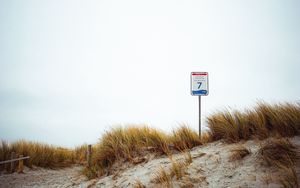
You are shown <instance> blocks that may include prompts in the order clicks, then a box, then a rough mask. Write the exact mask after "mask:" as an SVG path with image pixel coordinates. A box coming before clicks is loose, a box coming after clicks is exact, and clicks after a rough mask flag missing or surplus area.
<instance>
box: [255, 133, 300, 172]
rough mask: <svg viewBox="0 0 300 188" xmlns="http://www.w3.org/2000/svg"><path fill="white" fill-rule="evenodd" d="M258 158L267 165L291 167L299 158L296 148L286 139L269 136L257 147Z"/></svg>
mask: <svg viewBox="0 0 300 188" xmlns="http://www.w3.org/2000/svg"><path fill="white" fill-rule="evenodd" d="M259 154H260V155H259V156H260V157H259V159H260V160H261V161H262V162H264V163H265V164H266V165H268V166H276V167H282V166H284V167H291V166H294V165H295V164H296V162H297V160H299V153H298V151H297V148H296V147H295V146H293V145H292V144H291V143H290V142H289V141H288V140H287V139H284V138H271V139H269V140H267V141H266V142H265V143H263V145H262V146H261V147H260V149H259Z"/></svg>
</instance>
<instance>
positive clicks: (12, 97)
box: [0, 0, 300, 147]
mask: <svg viewBox="0 0 300 188" xmlns="http://www.w3.org/2000/svg"><path fill="white" fill-rule="evenodd" d="M299 18H300V1H296V0H295V1H288V0H284V1H283V0H282V1H275V0H269V1H267V0H266V1H262V0H257V1H255V0H249V1H238V0H237V1H230V0H228V1H201V0H197V1H188V0H182V1H175V0H170V1H163V0H157V1H155V0H151V1H142V0H136V1H122V0H121V1H112V0H107V1H103V0H97V1H86V0H85V1H83V0H82V1H75V0H70V1H67V0H44V1H38V0H36V1H29V0H27V1H25V0H24V1H22V0H20V1H14V0H7V1H5V0H0V139H5V140H8V141H14V140H17V139H21V138H24V139H27V140H34V141H41V142H46V143H50V144H56V145H62V146H69V147H72V146H75V145H79V144H82V143H94V142H97V139H98V138H99V137H100V136H101V134H102V133H103V132H104V131H105V130H108V129H109V127H111V126H116V125H126V124H131V123H137V124H141V123H147V124H149V125H150V126H154V127H157V128H161V129H162V130H165V131H171V130H172V128H174V127H176V126H178V124H180V123H188V124H189V125H190V126H191V127H193V128H194V129H195V130H197V127H198V98H197V97H195V96H191V95H190V72H192V71H207V72H209V81H210V82H209V86H210V88H209V95H208V96H205V97H202V115H203V124H204V125H205V117H207V116H208V115H209V114H211V113H213V112H214V111H216V110H219V109H222V108H224V107H227V106H230V107H232V108H238V109H243V108H246V107H251V106H253V105H254V104H255V102H256V101H257V100H264V101H266V102H270V103H275V102H285V101H290V102H295V101H299V97H300V84H299V81H300V73H299V71H300V19H299Z"/></svg>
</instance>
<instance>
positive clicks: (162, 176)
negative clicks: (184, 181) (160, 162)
mask: <svg viewBox="0 0 300 188" xmlns="http://www.w3.org/2000/svg"><path fill="white" fill-rule="evenodd" d="M153 182H154V183H158V184H162V185H164V186H165V187H168V188H169V187H172V185H173V184H172V177H171V176H170V174H169V173H168V172H167V171H166V170H165V169H164V168H163V167H162V166H160V168H159V170H158V171H157V172H155V174H154V178H153Z"/></svg>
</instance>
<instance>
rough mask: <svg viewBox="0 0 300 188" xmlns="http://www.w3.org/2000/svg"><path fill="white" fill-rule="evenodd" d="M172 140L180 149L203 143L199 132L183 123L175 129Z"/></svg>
mask: <svg viewBox="0 0 300 188" xmlns="http://www.w3.org/2000/svg"><path fill="white" fill-rule="evenodd" d="M171 142H172V144H173V145H174V147H175V148H176V149H177V150H179V151H183V150H185V149H190V148H193V147H195V146H199V145H201V140H200V138H199V135H198V134H197V132H195V131H194V130H192V129H191V128H189V127H188V126H187V125H182V126H181V127H179V128H178V129H177V130H174V131H173V135H172V137H171Z"/></svg>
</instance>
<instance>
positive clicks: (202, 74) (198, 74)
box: [192, 73, 207, 76]
mask: <svg viewBox="0 0 300 188" xmlns="http://www.w3.org/2000/svg"><path fill="white" fill-rule="evenodd" d="M192 75H193V76H194V75H196V76H206V75H207V73H192Z"/></svg>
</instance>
